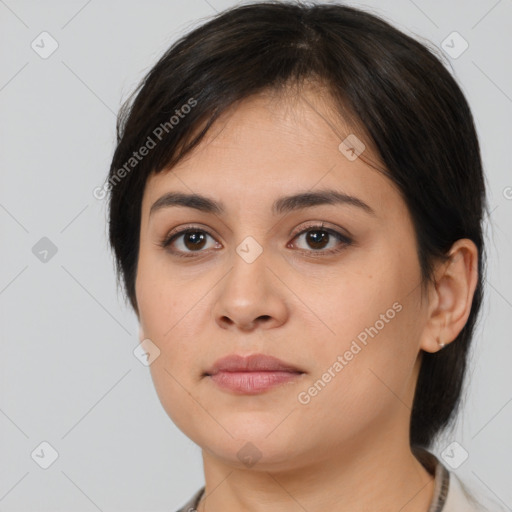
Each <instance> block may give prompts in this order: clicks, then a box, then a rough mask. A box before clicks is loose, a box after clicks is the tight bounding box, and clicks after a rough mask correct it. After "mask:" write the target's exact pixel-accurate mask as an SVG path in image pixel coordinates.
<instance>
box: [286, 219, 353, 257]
mask: <svg viewBox="0 0 512 512" xmlns="http://www.w3.org/2000/svg"><path fill="white" fill-rule="evenodd" d="M301 238H303V240H304V242H305V243H306V244H307V245H308V246H309V249H308V247H306V248H305V249H303V248H300V250H301V251H305V252H309V253H312V254H313V255H316V254H315V253H318V255H322V254H324V255H325V254H335V253H338V252H340V251H342V250H343V249H345V248H346V247H347V246H348V245H350V244H351V243H352V240H351V239H350V238H348V237H347V236H345V235H343V234H341V233H339V232H338V231H336V230H334V229H331V228H326V227H325V226H324V224H319V225H318V224H315V225H310V226H307V227H306V229H303V230H302V231H301V232H299V233H298V234H297V235H295V237H294V240H295V239H301ZM311 249H312V250H311Z"/></svg>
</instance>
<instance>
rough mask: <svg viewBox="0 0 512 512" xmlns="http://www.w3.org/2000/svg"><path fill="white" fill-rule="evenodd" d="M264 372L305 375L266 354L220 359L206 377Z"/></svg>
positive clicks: (234, 355) (235, 355) (232, 356)
mask: <svg viewBox="0 0 512 512" xmlns="http://www.w3.org/2000/svg"><path fill="white" fill-rule="evenodd" d="M258 371H260V372H262V371H267V372H269V371H274V372H277V371H280V372H293V373H304V372H303V371H302V370H300V369H299V368H297V367H296V366H293V365H291V364H289V363H285V362H284V361H281V360H280V359H277V358H276V357H273V356H267V355H265V354H251V355H248V356H241V355H238V354H231V355H229V356H226V357H222V358H220V359H218V360H217V361H216V362H215V363H214V364H213V366H211V367H210V368H209V369H208V370H206V372H205V375H215V374H216V373H218V372H258Z"/></svg>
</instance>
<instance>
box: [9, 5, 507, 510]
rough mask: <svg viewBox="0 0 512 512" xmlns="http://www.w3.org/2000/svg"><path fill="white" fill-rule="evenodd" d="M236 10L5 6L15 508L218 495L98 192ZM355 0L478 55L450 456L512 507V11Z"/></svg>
mask: <svg viewBox="0 0 512 512" xmlns="http://www.w3.org/2000/svg"><path fill="white" fill-rule="evenodd" d="M236 3H237V2H234V1H232V0H209V1H206V0H187V1H177V0H167V1H156V0H153V1H150V2H143V1H140V0H139V1H133V0H132V1H126V0H125V1H120V0H118V1H113V0H109V1H100V0H92V1H85V0H80V1H66V2H64V1H56V0H53V1H47V2H36V1H22V0H5V1H2V0H0V24H1V28H0V38H1V39H0V49H1V50H0V51H1V68H0V109H1V110H0V112H1V124H0V130H1V131H0V141H1V147H0V166H1V186H0V225H1V233H2V240H3V243H2V251H1V258H2V259H1V267H0V311H1V317H0V326H1V343H2V344H1V356H0V379H1V382H0V441H1V453H0V460H1V463H0V511H28V510H34V511H35V510H37V511H69V510H74V511H84V512H85V511H94V510H102V511H105V512H107V511H128V510H133V511H135V510H145V511H163V510H166V511H174V510H176V509H177V508H178V507H179V506H180V505H182V504H183V503H184V502H185V501H186V500H188V499H189V498H190V496H191V495H192V493H193V492H195V491H196V490H197V489H198V488H199V487H200V486H201V485H202V484H203V474H202V464H201V457H200V450H199V448H198V447H197V446H196V445H194V444H193V443H192V442H191V441H190V440H189V439H188V438H187V437H185V436H184V435H183V434H182V433H181V432H180V431H179V430H178V429H177V428H176V427H175V426H174V425H173V423H172V422H171V421H170V420H169V418H168V417H167V415H166V414H165V412H164V411H163V409H162V407H161V405H160V402H159V401H158V398H157V396H156V393H155V391H154V388H153V384H152V381H151V378H150V374H149V369H148V368H147V367H145V366H143V365H142V364H141V363H140V362H139V360H138V359H136V358H135V356H134V355H133V350H134V348H135V347H136V346H137V344H138V325H137V322H136V317H135V315H134V314H133V313H132V312H131V311H130V310H129V309H128V308H127V307H126V306H125V305H124V302H123V298H122V296H121V295H120V294H118V293H117V292H116V286H115V278H114V273H113V265H112V258H111V255H110V253H109V250H108V247H107V242H106V240H107V238H106V202H105V201H104V200H103V201H101V200H97V199H95V198H94V197H93V194H92V191H93V189H94V188H95V187H97V186H99V185H101V184H102V183H103V181H104V179H105V176H106V173H107V170H108V166H109V163H110V158H111V156H112V152H113V148H114V142H115V131H114V129H115V113H116V112H117V109H118V108H119V106H120V104H121V102H122V100H124V99H126V97H127V96H128V94H129V93H130V92H131V91H132V89H133V88H134V87H135V85H136V84H137V83H138V81H139V79H140V78H142V76H143V75H144V74H145V73H146V72H147V71H148V70H149V69H150V67H151V66H152V65H153V64H154V63H155V61H156V59H157V58H158V57H159V56H160V55H161V54H162V53H163V51H164V50H165V49H167V47H168V46H169V45H170V44H171V43H172V42H173V41H174V40H175V39H176V38H177V37H178V36H179V35H181V34H183V33H185V32H186V31H188V30H189V29H191V28H192V27H194V26H196V25H198V24H199V23H200V22H201V21H202V20H203V19H205V18H207V17H209V16H210V15H212V14H214V13H215V11H221V10H223V9H225V8H228V7H230V6H232V5H235V4H236ZM351 4H352V5H359V6H364V7H366V8H368V9H371V10H373V11H374V12H376V13H378V14H381V15H383V16H384V17H385V18H387V19H388V20H390V21H391V22H392V23H393V24H395V26H397V27H398V28H400V29H402V30H404V31H406V32H408V33H410V34H416V35H417V36H418V37H420V38H426V39H428V40H430V41H432V42H433V43H434V44H435V45H437V46H441V42H442V41H443V40H445V39H446V37H447V36H448V35H449V34H451V33H452V32H453V31H457V32H459V33H460V34H461V36H462V37H463V38H464V39H465V40H466V41H467V42H468V44H469V48H468V49H467V50H466V51H465V52H464V53H463V54H462V55H460V56H459V57H458V58H452V57H449V56H446V61H447V65H448V66H451V68H452V70H453V73H454V74H455V76H456V77H457V79H458V80H459V83H461V86H462V88H463V90H464V92H465V93H466V95H467V97H468V99H469V102H470V105H471V107H472V110H473V113H474V116H475V119H476V124H477V128H478V132H479V135H480V140H481V146H482V152H483V158H484V164H485V168H486V173H487V179H488V186H489V190H488V192H489V199H490V205H491V210H492V214H491V218H490V222H488V223H487V232H488V237H487V238H488V243H489V246H488V247H489V273H488V277H487V280H486V301H485V304H484V307H483V314H482V320H481V322H480V325H479V328H478V332H477V336H476V344H475V351H474V354H473V359H472V366H471V371H470V375H471V384H470V386H469V388H468V390H467V401H466V403H465V408H464V413H463V415H462V416H461V417H460V418H459V422H458V426H457V429H456V431H455V432H454V433H453V434H450V435H448V436H447V439H446V441H443V443H440V445H439V446H438V447H437V449H436V453H437V454H438V455H439V454H440V453H442V451H443V450H444V449H445V448H446V446H447V445H449V444H450V443H451V442H453V441H456V442H458V443H459V444H460V445H461V446H462V447H463V448H464V449H465V450H466V451H467V452H468V454H469V457H468V459H467V460H466V461H465V462H464V463H463V464H462V465H461V466H460V467H459V468H458V469H456V470H454V471H455V472H456V473H457V474H459V475H460V476H461V478H463V479H465V481H466V482H468V483H469V485H470V486H472V487H473V488H476V489H479V490H482V491H484V492H487V493H488V494H490V495H492V496H493V497H494V498H495V499H496V500H497V501H501V503H502V504H503V505H506V506H507V507H508V508H509V509H510V507H512V489H511V487H510V474H511V470H512V469H511V462H510V461H511V458H512V457H511V455H512V441H511V435H510V432H511V426H512V403H511V402H512V385H511V368H510V362H511V361H512V343H511V336H510V326H509V323H508V322H509V319H510V317H511V314H512V309H511V308H512V291H511V290H512V275H511V272H510V261H511V256H512V245H511V229H510V228H511V213H512V188H510V187H512V174H511V157H510V147H511V142H510V136H511V129H510V118H511V115H512V99H511V98H512V79H511V78H512V74H511V65H510V54H511V49H512V48H511V46H512V45H511V26H512V23H511V22H512V1H511V0H501V1H496V0H478V1H476V0H473V1H471V2H467V1H462V0H458V1H451V2H447V1H420V0H416V1H412V0H396V1H393V2H377V1H371V2H365V3H362V2H351ZM43 31H47V32H48V33H49V34H51V36H52V37H53V38H54V39H55V40H56V41H57V42H58V45H59V46H58V49H57V50H56V51H55V53H53V54H52V55H51V56H50V57H48V58H47V59H43V58H41V57H40V56H39V55H38V54H37V53H36V52H35V51H34V50H33V49H32V48H31V43H32V41H33V40H36V42H37V41H38V40H39V39H38V36H39V34H40V33H41V32H43ZM47 43H48V41H47ZM39 44H40V45H41V43H39ZM457 44H459V43H453V44H452V46H453V45H455V47H456V48H457ZM45 47H46V48H49V46H48V45H46V46H45ZM42 237H47V238H49V239H50V240H51V241H52V242H53V244H55V246H56V247H57V253H56V254H55V255H54V256H53V257H49V256H48V261H47V262H42V261H40V259H38V258H37V257H36V256H35V255H34V253H33V251H32V248H33V247H34V245H35V244H36V243H37V242H38V241H39V240H40V239H41V238H42ZM507 262H508V265H507ZM43 441H46V442H48V443H49V444H50V445H51V446H52V447H53V448H54V449H55V450H56V451H57V452H58V458H57V460H56V461H55V462H54V463H53V464H52V465H51V466H50V467H49V468H48V469H42V468H41V467H40V466H39V465H38V464H37V463H36V462H35V461H34V460H33V458H32V456H31V454H32V453H33V451H34V450H35V449H36V448H38V447H39V445H40V443H42V442H43ZM40 450H41V449H40V448H39V451H36V453H43V452H41V451H40ZM45 450H46V451H45ZM43 451H44V453H45V454H46V455H45V456H47V455H48V453H49V452H48V450H47V449H44V447H43ZM34 458H35V459H36V460H37V456H34ZM42 458H43V457H40V459H39V460H41V459H42ZM397 512H398V511H397Z"/></svg>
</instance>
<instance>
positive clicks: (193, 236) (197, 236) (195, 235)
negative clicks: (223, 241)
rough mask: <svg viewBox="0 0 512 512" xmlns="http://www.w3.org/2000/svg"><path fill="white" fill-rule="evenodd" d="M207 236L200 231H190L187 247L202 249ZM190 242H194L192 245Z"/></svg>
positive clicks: (186, 242)
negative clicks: (190, 245)
mask: <svg viewBox="0 0 512 512" xmlns="http://www.w3.org/2000/svg"><path fill="white" fill-rule="evenodd" d="M205 238H206V237H205V236H204V233H201V232H199V231H194V232H191V233H188V234H187V236H186V237H185V245H186V246H187V249H201V248H202V246H203V245H204V241H205ZM188 242H192V247H189V245H188ZM200 244H202V245H200Z"/></svg>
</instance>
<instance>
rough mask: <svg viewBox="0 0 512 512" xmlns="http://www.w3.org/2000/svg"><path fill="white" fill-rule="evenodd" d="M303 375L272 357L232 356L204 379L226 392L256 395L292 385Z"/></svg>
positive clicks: (209, 370) (211, 370)
mask: <svg viewBox="0 0 512 512" xmlns="http://www.w3.org/2000/svg"><path fill="white" fill-rule="evenodd" d="M304 373H305V372H304V371H302V370H301V369H300V368H298V367H296V366H294V365H291V364H288V363H285V362H283V361H281V360H279V359H277V358H275V357H272V356H267V355H264V354H252V355H250V356H245V357H244V356H240V355H237V354H233V355H230V356H227V357H224V358H222V359H219V360H218V361H216V362H215V364H214V365H213V366H212V367H211V368H210V369H208V370H207V371H206V372H205V373H204V374H203V376H204V377H207V378H208V379H209V380H211V381H212V382H213V383H214V384H215V385H217V386H218V387H219V388H221V389H223V390H226V391H229V392H232V393H235V394H244V395H246V394H249V395H254V394H259V393H262V392H264V391H268V390H270V389H273V388H275V387H277V386H280V385H283V384H286V383H293V381H295V380H297V379H298V378H300V377H301V376H302V375H304Z"/></svg>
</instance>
